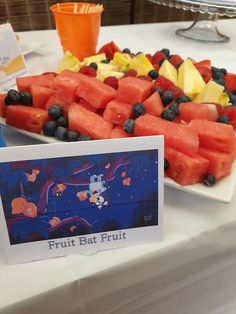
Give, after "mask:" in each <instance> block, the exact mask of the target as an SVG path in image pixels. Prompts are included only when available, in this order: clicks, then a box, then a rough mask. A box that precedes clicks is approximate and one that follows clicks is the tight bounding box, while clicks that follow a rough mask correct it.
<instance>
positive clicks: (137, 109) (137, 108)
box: [132, 103, 146, 118]
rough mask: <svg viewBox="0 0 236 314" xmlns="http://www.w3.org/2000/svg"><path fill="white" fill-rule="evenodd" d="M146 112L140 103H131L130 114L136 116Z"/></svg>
mask: <svg viewBox="0 0 236 314" xmlns="http://www.w3.org/2000/svg"><path fill="white" fill-rule="evenodd" d="M145 112H146V110H145V107H144V105H143V104H142V103H135V104H133V105H132V116H133V117H134V118H138V117H139V116H142V115H144V114H145Z"/></svg>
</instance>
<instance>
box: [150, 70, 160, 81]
mask: <svg viewBox="0 0 236 314" xmlns="http://www.w3.org/2000/svg"><path fill="white" fill-rule="evenodd" d="M148 75H149V76H150V78H151V79H153V80H155V79H156V78H158V76H159V73H158V72H157V70H151V71H149V72H148Z"/></svg>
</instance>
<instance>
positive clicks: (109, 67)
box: [97, 62, 118, 71]
mask: <svg viewBox="0 0 236 314" xmlns="http://www.w3.org/2000/svg"><path fill="white" fill-rule="evenodd" d="M97 66H98V71H117V70H118V66H117V65H115V64H111V63H101V62H97Z"/></svg>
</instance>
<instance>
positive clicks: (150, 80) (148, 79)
mask: <svg viewBox="0 0 236 314" xmlns="http://www.w3.org/2000/svg"><path fill="white" fill-rule="evenodd" d="M137 78H140V79H141V80H145V81H149V82H152V79H151V78H150V76H148V75H139V76H137Z"/></svg>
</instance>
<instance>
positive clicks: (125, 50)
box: [122, 48, 131, 54]
mask: <svg viewBox="0 0 236 314" xmlns="http://www.w3.org/2000/svg"><path fill="white" fill-rule="evenodd" d="M122 52H123V53H129V54H131V51H130V49H129V48H125V49H123V50H122Z"/></svg>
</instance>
